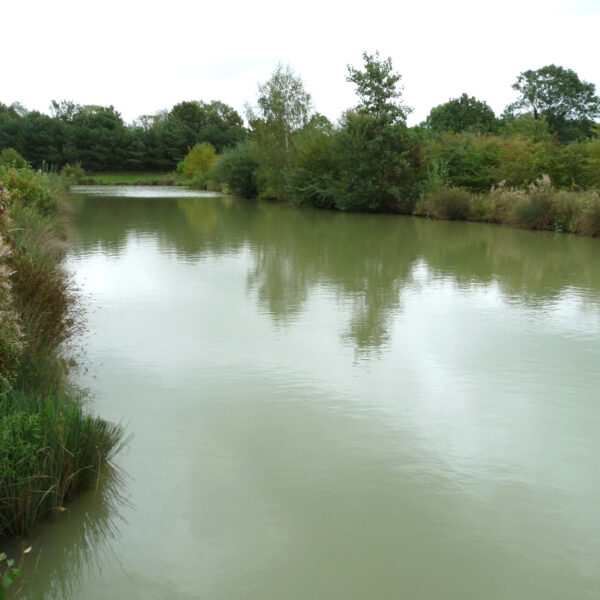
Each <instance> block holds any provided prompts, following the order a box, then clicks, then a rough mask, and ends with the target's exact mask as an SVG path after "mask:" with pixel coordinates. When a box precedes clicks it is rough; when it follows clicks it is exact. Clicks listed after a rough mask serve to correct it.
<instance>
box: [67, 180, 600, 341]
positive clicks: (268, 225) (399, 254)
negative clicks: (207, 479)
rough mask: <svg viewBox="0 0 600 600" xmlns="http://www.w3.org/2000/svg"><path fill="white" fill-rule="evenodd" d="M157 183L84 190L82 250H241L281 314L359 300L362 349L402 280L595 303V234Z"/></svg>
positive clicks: (254, 285) (259, 289)
mask: <svg viewBox="0 0 600 600" xmlns="http://www.w3.org/2000/svg"><path fill="white" fill-rule="evenodd" d="M99 189H100V190H101V191H102V192H104V191H105V190H104V189H103V188H99ZM114 189H115V188H112V190H113V193H114ZM147 190H150V191H149V192H147ZM161 190H162V191H163V193H166V194H170V193H172V188H156V189H154V188H138V189H136V190H135V192H136V194H138V195H143V194H144V193H150V194H152V195H150V196H149V197H141V198H137V197H135V198H133V197H127V200H125V199H124V198H119V199H111V198H107V199H102V200H100V199H98V198H91V199H89V200H87V206H88V209H87V210H86V209H85V206H86V200H85V198H80V199H79V201H78V202H79V204H80V206H81V208H82V209H81V215H80V227H81V237H82V242H83V243H82V245H81V247H80V249H79V251H80V252H88V251H89V249H90V248H94V249H95V251H101V252H102V253H103V254H104V255H108V256H111V253H112V255H113V256H117V255H118V254H119V253H120V252H121V251H122V250H123V249H124V248H125V247H126V245H127V244H128V242H131V241H132V239H135V238H140V236H146V238H147V239H150V238H152V239H156V240H157V241H158V244H159V247H160V249H161V252H168V253H172V252H174V253H175V254H176V256H177V257H178V259H180V260H197V259H199V258H201V257H202V256H215V255H223V254H229V253H232V254H236V253H240V252H241V251H242V250H244V252H248V253H249V254H250V255H251V257H252V266H251V267H249V269H248V272H247V282H248V286H249V288H250V289H251V290H253V291H254V292H255V294H256V299H257V300H258V302H259V303H260V306H261V307H262V309H263V310H265V311H266V312H267V313H268V314H269V315H271V317H272V318H273V319H274V321H276V322H281V323H285V322H286V320H289V319H294V317H295V315H297V314H298V313H299V312H300V311H301V310H302V309H303V307H304V305H305V303H306V301H307V299H308V297H309V295H310V293H311V292H314V291H315V290H318V289H323V288H325V289H328V290H331V292H332V293H334V294H335V296H336V298H337V300H338V301H339V302H340V303H343V304H348V305H350V306H351V307H352V311H351V313H352V316H351V319H350V321H349V322H348V323H347V328H346V332H345V339H347V340H348V341H352V342H353V343H354V344H355V347H356V349H357V350H359V351H360V350H368V349H376V348H378V347H381V346H383V345H385V344H386V342H388V341H389V335H390V325H391V323H390V319H391V318H392V317H393V316H394V315H397V314H398V311H399V310H401V308H400V302H401V295H402V291H403V290H404V289H415V288H416V287H419V286H421V288H422V289H426V288H430V287H431V286H432V285H434V284H439V285H442V286H443V282H446V283H448V284H450V283H453V284H455V285H457V286H459V287H460V288H462V289H465V288H468V287H471V288H473V289H474V288H475V287H477V288H479V289H483V288H486V289H487V292H488V294H500V297H502V298H503V299H504V300H505V301H506V302H511V298H512V299H514V300H515V302H516V303H517V304H519V305H520V306H529V307H530V308H532V309H534V310H538V309H547V310H548V311H550V312H556V311H558V310H559V308H558V306H559V305H560V306H562V309H563V310H567V311H568V312H573V311H572V310H569V307H571V308H573V309H575V308H576V309H577V310H579V309H580V308H581V307H582V306H587V305H589V304H590V303H591V304H593V305H594V312H596V308H597V304H598V301H599V296H598V286H599V285H600V257H599V251H600V248H599V245H598V240H595V239H586V238H579V237H574V236H568V235H552V234H545V233H532V232H524V231H519V230H511V229H507V228H501V227H494V226H482V225H480V224H469V223H441V222H437V223H432V222H428V221H425V220H421V219H412V218H406V217H390V216H387V215H386V216H380V215H345V214H337V213H329V212H319V211H299V210H290V209H289V208H288V207H286V206H280V205H268V204H256V203H251V202H249V203H240V202H237V201H235V200H234V199H232V198H230V197H226V196H225V197H218V196H216V197H212V196H214V195H211V197H205V198H203V199H202V200H199V199H198V198H178V199H177V202H168V201H166V198H169V197H170V195H166V196H159V197H156V196H155V194H158V193H160V192H161ZM164 190H166V192H164ZM145 191H146V192H145ZM175 191H177V190H175ZM195 194H202V192H195ZM207 194H208V193H207ZM132 236H133V238H132ZM436 293H439V290H438V291H437V292H436Z"/></svg>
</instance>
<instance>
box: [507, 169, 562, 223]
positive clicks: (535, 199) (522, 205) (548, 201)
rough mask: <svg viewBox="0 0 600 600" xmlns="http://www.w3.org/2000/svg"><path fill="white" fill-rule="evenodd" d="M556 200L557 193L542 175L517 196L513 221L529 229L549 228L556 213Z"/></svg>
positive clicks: (548, 180)
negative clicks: (523, 192)
mask: <svg viewBox="0 0 600 600" xmlns="http://www.w3.org/2000/svg"><path fill="white" fill-rule="evenodd" d="M557 201H558V193H557V191H556V190H555V189H554V188H553V187H552V183H551V182H550V178H549V177H548V176H547V175H544V176H543V177H542V178H541V179H538V180H537V181H536V182H535V183H532V184H531V185H530V186H529V187H528V189H527V193H525V194H521V195H520V196H519V197H517V201H516V203H515V206H514V210H513V217H514V222H515V223H516V224H517V225H521V226H522V227H527V228H529V229H550V228H551V226H552V225H553V224H554V223H555V221H556V217H557V215H558V211H557Z"/></svg>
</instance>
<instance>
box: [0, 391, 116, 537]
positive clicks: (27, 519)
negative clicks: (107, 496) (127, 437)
mask: <svg viewBox="0 0 600 600" xmlns="http://www.w3.org/2000/svg"><path fill="white" fill-rule="evenodd" d="M121 439H122V431H121V427H120V426H119V425H113V424H111V423H108V422H107V421H105V420H103V419H100V418H98V417H94V416H92V415H89V414H87V412H86V411H85V410H84V407H83V403H82V398H81V396H78V395H77V393H73V392H71V393H69V392H66V391H60V392H53V391H50V392H48V393H47V394H42V393H41V392H38V391H24V390H18V389H12V390H10V391H7V392H5V393H4V397H3V399H2V403H1V405H0V537H1V536H2V535H7V534H8V535H15V536H16V535H20V534H22V533H26V532H27V531H30V530H31V529H32V528H33V526H34V525H35V524H36V523H37V522H38V521H39V520H40V519H41V518H43V517H49V516H53V515H56V514H57V513H58V512H61V511H62V510H64V509H63V505H64V503H65V502H66V501H67V500H69V499H70V498H71V497H72V496H73V495H74V494H75V493H76V492H77V491H78V490H79V489H82V488H85V487H89V486H90V485H92V484H93V483H94V482H95V481H96V480H97V478H98V477H99V476H100V474H101V471H102V468H103V467H104V465H106V463H107V461H109V460H110V458H111V456H112V454H113V453H114V452H115V451H116V450H117V449H118V447H119V444H120V442H121Z"/></svg>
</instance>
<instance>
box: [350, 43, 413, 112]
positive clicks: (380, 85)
mask: <svg viewBox="0 0 600 600" xmlns="http://www.w3.org/2000/svg"><path fill="white" fill-rule="evenodd" d="M362 57H363V60H364V69H363V70H360V69H356V68H355V67H353V66H351V65H348V76H347V77H346V81H348V82H349V83H353V84H354V85H355V86H356V94H357V96H358V98H359V104H358V107H357V108H358V111H359V112H364V113H367V114H369V115H371V116H373V117H375V118H377V119H382V120H384V121H388V122H391V123H396V122H402V123H406V117H407V116H408V115H409V114H410V113H411V112H412V109H411V108H409V107H407V106H405V105H404V104H403V103H402V87H401V86H400V85H399V82H400V79H401V78H402V76H401V75H400V74H399V73H394V71H393V68H392V59H391V57H388V58H386V59H385V60H381V58H380V57H379V52H375V54H368V53H367V52H363V55H362Z"/></svg>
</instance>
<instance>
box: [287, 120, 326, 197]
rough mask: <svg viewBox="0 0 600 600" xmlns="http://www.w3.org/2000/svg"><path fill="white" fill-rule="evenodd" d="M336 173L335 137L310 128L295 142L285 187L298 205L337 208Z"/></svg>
mask: <svg viewBox="0 0 600 600" xmlns="http://www.w3.org/2000/svg"><path fill="white" fill-rule="evenodd" d="M335 175H336V162H335V156H334V154H333V151H332V136H331V135H330V134H328V133H326V132H324V131H319V130H308V131H305V132H303V133H302V134H300V135H299V136H298V138H297V139H296V140H295V141H294V145H293V148H292V166H291V168H289V169H287V170H286V173H285V183H284V188H285V190H286V193H287V194H288V195H289V197H290V200H291V201H292V202H293V203H294V204H297V205H298V206H312V207H314V208H334V207H335V194H334V192H333V187H332V183H333V180H334V178H335Z"/></svg>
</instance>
